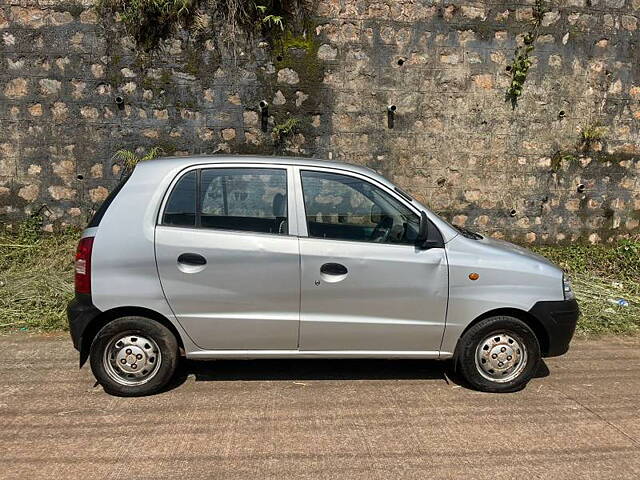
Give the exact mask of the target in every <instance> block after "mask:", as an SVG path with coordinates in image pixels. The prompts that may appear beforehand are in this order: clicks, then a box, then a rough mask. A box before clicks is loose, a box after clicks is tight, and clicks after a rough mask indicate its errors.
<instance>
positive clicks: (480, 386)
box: [456, 316, 540, 393]
mask: <svg viewBox="0 0 640 480" xmlns="http://www.w3.org/2000/svg"><path fill="white" fill-rule="evenodd" d="M456 361H457V371H458V372H460V373H461V374H462V376H463V377H464V379H465V380H466V381H467V382H468V383H469V384H470V385H471V386H472V387H473V388H475V389H477V390H480V391H483V392H496V393H498V392H514V391H517V390H520V389H522V388H524V386H525V385H526V384H527V383H528V382H529V380H531V378H533V375H534V374H535V373H536V370H537V369H538V364H539V362H540V345H539V343H538V339H537V337H536V335H535V333H533V331H532V330H531V328H529V326H527V324H526V323H524V322H523V321H522V320H519V319H517V318H514V317H507V316H496V317H490V318H487V319H484V320H482V321H481V322H479V323H477V324H476V325H474V326H473V327H471V328H470V329H469V330H467V331H466V332H465V333H464V335H463V336H462V338H460V341H459V342H458V349H457V352H456Z"/></svg>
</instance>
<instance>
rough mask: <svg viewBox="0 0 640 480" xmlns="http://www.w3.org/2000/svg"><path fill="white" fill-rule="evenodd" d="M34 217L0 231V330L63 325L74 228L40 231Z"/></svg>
mask: <svg viewBox="0 0 640 480" xmlns="http://www.w3.org/2000/svg"><path fill="white" fill-rule="evenodd" d="M36 223H37V222H36V221H33V222H25V224H23V225H22V226H21V227H20V228H19V229H18V232H17V234H15V233H14V234H2V233H1V232H0V330H13V329H22V330H29V331H32V330H36V331H50V330H66V329H67V319H66V314H65V308H66V305H67V302H68V301H69V300H70V299H71V298H72V297H73V258H74V253H75V248H76V244H77V242H78V239H79V237H80V235H79V232H77V231H71V230H69V231H66V232H62V233H59V234H54V235H42V234H41V233H40V229H39V225H37V224H36Z"/></svg>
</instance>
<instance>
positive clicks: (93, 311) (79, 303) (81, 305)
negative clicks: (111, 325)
mask: <svg viewBox="0 0 640 480" xmlns="http://www.w3.org/2000/svg"><path fill="white" fill-rule="evenodd" d="M101 313H102V312H101V311H100V310H98V309H97V308H96V307H95V306H94V305H93V303H92V302H91V295H83V294H76V296H75V298H74V299H73V300H71V302H69V305H67V320H68V321H69V332H70V333H71V340H72V341H73V346H74V348H75V349H76V350H78V351H81V350H82V345H83V344H82V336H83V335H84V333H85V331H86V329H87V326H88V325H89V324H90V323H91V322H92V321H93V319H94V318H96V317H97V316H98V315H100V314H101Z"/></svg>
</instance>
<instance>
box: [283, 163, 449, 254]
mask: <svg viewBox="0 0 640 480" xmlns="http://www.w3.org/2000/svg"><path fill="white" fill-rule="evenodd" d="M302 172H321V173H332V174H334V175H342V176H346V177H352V178H357V179H358V180H362V181H364V182H367V183H370V184H371V185H373V186H375V187H377V188H379V189H381V190H382V191H383V192H385V193H387V194H388V195H390V196H391V197H392V198H394V199H395V200H397V201H398V202H399V203H400V204H401V205H404V206H405V207H407V208H408V209H409V210H411V211H412V212H413V213H414V214H415V215H417V216H418V218H419V217H420V214H421V210H420V209H419V208H417V207H416V206H415V205H413V202H411V203H408V202H407V201H406V199H405V198H404V197H402V196H400V195H399V194H397V193H396V192H395V190H394V189H392V188H389V187H388V186H387V185H385V184H383V183H382V182H379V181H377V180H376V179H375V178H371V177H369V176H367V175H363V174H360V173H357V172H352V171H350V170H342V169H337V168H327V167H309V166H296V167H295V182H296V188H297V189H298V191H299V192H296V193H297V198H298V199H299V202H300V203H299V205H301V207H302V208H301V209H300V211H299V212H298V215H299V216H298V224H299V225H302V226H303V229H304V231H302V229H301V231H300V237H301V238H308V239H310V240H320V241H334V242H345V243H351V244H355V245H374V246H386V247H403V248H406V247H409V248H412V249H415V248H416V245H415V244H411V243H376V242H369V241H358V240H347V239H341V238H320V237H312V236H310V235H309V229H308V226H307V205H306V203H305V200H304V192H303V187H302ZM429 222H431V225H432V226H433V228H435V229H436V230H437V231H438V234H439V235H440V236H442V234H441V233H440V230H439V229H438V227H437V226H436V225H435V224H434V223H433V222H432V221H431V220H430V219H429Z"/></svg>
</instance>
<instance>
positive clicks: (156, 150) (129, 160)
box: [113, 147, 164, 175]
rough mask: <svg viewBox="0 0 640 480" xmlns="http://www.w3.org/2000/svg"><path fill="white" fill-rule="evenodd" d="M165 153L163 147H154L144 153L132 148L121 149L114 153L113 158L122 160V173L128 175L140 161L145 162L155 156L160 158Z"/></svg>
mask: <svg viewBox="0 0 640 480" xmlns="http://www.w3.org/2000/svg"><path fill="white" fill-rule="evenodd" d="M163 154H164V151H163V150H162V148H161V147H153V148H151V149H150V150H149V151H148V152H147V153H145V154H144V155H138V154H137V153H136V152H134V151H132V150H125V149H121V150H118V151H117V152H116V153H115V154H114V155H113V158H114V160H120V161H122V163H123V165H122V167H123V168H122V174H123V175H127V174H128V173H130V172H131V171H132V170H133V169H134V168H135V166H136V165H137V164H138V163H140V162H145V161H147V160H153V159H154V158H158V157H159V156H161V155H163Z"/></svg>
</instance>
